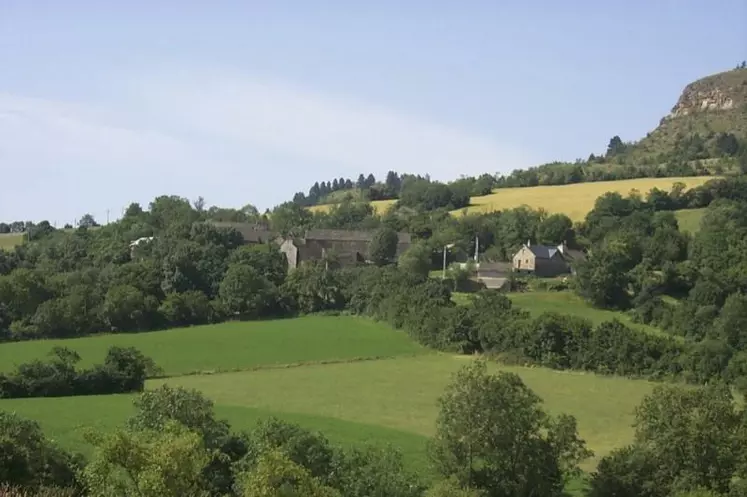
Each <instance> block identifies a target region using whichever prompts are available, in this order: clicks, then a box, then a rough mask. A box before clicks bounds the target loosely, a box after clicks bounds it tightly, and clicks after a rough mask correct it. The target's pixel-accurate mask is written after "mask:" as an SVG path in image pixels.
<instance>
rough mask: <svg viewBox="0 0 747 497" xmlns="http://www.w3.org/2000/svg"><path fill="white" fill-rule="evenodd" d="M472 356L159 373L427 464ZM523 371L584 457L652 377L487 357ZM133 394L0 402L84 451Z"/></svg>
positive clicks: (242, 408)
mask: <svg viewBox="0 0 747 497" xmlns="http://www.w3.org/2000/svg"><path fill="white" fill-rule="evenodd" d="M468 360H470V358H469V357H454V356H450V355H443V354H428V355H423V356H419V357H411V358H396V359H385V360H379V361H369V362H355V363H340V364H326V365H310V366H303V367H296V368H285V369H265V370H257V371H245V372H239V373H223V374H215V375H195V376H183V377H178V378H170V379H167V380H153V381H150V382H149V383H148V388H153V387H155V386H157V385H159V384H161V383H163V382H166V383H168V384H171V385H181V386H185V387H188V388H196V389H198V390H201V391H202V392H204V393H205V394H206V395H208V396H209V397H210V398H212V399H213V400H214V401H215V402H216V410H217V412H218V414H219V416H221V417H224V418H226V419H228V420H229V421H230V422H231V424H232V425H233V426H234V427H235V428H237V429H247V428H250V427H251V426H253V425H254V423H255V422H256V421H257V420H258V419H260V418H265V417H268V416H270V415H275V416H278V417H280V418H282V419H287V420H289V421H292V422H297V423H299V424H301V425H303V426H306V427H307V428H310V429H314V430H321V431H323V432H325V433H327V434H328V435H329V437H330V438H331V439H332V440H334V441H337V442H340V443H346V444H352V443H362V442H366V441H372V440H375V441H377V442H380V443H391V444H393V445H395V446H397V447H399V448H400V449H401V450H402V451H403V452H404V454H405V456H406V458H407V460H408V462H409V463H410V464H411V465H413V467H415V468H418V469H422V468H424V462H425V452H424V447H425V441H426V437H428V436H429V435H431V434H432V433H433V431H434V428H435V420H436V415H437V410H438V406H437V399H438V397H439V395H441V393H442V392H443V389H444V387H445V386H446V384H447V383H448V381H449V379H450V375H451V374H452V373H453V372H454V371H456V370H457V369H458V368H459V367H460V366H461V365H462V364H464V363H465V362H466V361H468ZM491 367H492V368H493V370H503V371H512V372H516V373H518V374H519V375H520V376H521V377H522V378H523V380H524V381H525V382H526V383H527V385H528V386H529V387H530V388H532V389H533V390H534V391H535V392H536V393H537V394H538V395H539V396H540V397H542V398H543V399H544V401H545V405H546V407H547V409H548V410H549V411H550V412H552V413H561V412H564V413H569V414H573V415H575V416H576V418H577V419H578V423H579V430H580V432H581V435H582V436H583V437H584V438H585V439H586V440H587V442H588V445H589V446H590V447H591V448H592V449H593V450H594V451H595V453H596V456H595V458H594V459H592V460H590V461H588V462H587V463H586V464H584V468H585V469H586V470H590V469H593V467H594V466H595V464H596V462H597V461H598V460H599V458H600V457H601V456H604V455H605V454H607V453H609V451H610V450H612V449H613V448H615V447H619V446H621V445H624V444H626V443H628V442H629V441H630V440H631V436H632V433H633V432H632V428H631V424H632V421H633V409H634V407H635V406H636V405H637V404H638V403H639V402H640V400H641V399H642V397H643V396H644V395H645V394H647V393H649V392H650V391H651V389H652V388H653V384H651V383H649V382H645V381H634V380H626V379H622V378H612V377H599V376H595V375H591V374H580V373H568V372H557V371H551V370H548V369H544V368H522V367H508V366H498V365H493V366H491ZM278 392H282V395H278ZM131 400H132V397H131V396H129V395H115V396H101V397H82V398H70V397H68V398H60V399H15V400H2V401H0V409H5V410H10V411H16V412H18V413H19V414H21V415H24V416H27V417H30V418H33V419H37V420H39V422H40V423H41V424H42V426H43V428H44V429H45V430H46V431H47V433H49V434H50V436H52V437H54V438H55V439H57V440H58V441H59V442H60V443H61V444H62V445H64V446H66V447H69V448H73V449H77V450H82V451H84V452H87V449H86V445H85V443H84V442H83V433H84V427H86V426H94V427H96V428H98V429H110V428H112V427H114V426H117V425H119V424H121V423H122V422H123V421H124V420H125V419H126V418H127V416H128V415H129V414H130V413H131V412H132V406H131Z"/></svg>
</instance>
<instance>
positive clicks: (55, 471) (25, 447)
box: [0, 411, 81, 497]
mask: <svg viewBox="0 0 747 497" xmlns="http://www.w3.org/2000/svg"><path fill="white" fill-rule="evenodd" d="M80 463H81V461H80V459H79V458H78V457H74V456H72V455H71V454H68V453H67V452H65V451H63V450H61V449H59V448H58V447H56V446H55V445H54V444H52V443H51V442H49V441H48V440H46V439H45V438H44V435H43V434H42V431H41V429H40V428H39V425H38V424H37V423H36V422H34V421H28V420H25V419H22V418H20V417H19V416H17V415H16V414H13V413H8V412H4V411H0V481H2V482H3V484H9V485H14V486H18V487H22V488H27V489H34V490H35V489H38V488H39V487H42V486H59V487H75V486H76V485H77V483H76V471H77V470H78V467H79V466H80ZM0 492H2V490H1V489H0ZM19 495H22V494H19ZM50 497H52V496H51V495H50Z"/></svg>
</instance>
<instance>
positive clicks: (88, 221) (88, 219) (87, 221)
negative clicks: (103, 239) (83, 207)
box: [78, 214, 99, 228]
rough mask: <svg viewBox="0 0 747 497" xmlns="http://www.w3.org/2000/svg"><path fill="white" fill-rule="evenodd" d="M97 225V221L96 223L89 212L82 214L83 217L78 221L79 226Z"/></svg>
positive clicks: (91, 226)
mask: <svg viewBox="0 0 747 497" xmlns="http://www.w3.org/2000/svg"><path fill="white" fill-rule="evenodd" d="M98 225H99V223H97V222H96V220H95V219H94V218H93V216H92V215H90V214H83V217H81V218H80V221H78V227H79V228H94V227H96V226H98Z"/></svg>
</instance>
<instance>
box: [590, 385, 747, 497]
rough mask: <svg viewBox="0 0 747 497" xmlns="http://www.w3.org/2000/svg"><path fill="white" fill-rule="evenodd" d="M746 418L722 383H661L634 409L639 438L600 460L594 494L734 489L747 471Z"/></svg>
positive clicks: (660, 495) (657, 496)
mask: <svg viewBox="0 0 747 497" xmlns="http://www.w3.org/2000/svg"><path fill="white" fill-rule="evenodd" d="M743 419H744V411H741V410H739V409H737V407H736V405H735V402H734V399H733V397H732V395H731V392H730V391H729V389H728V388H724V387H723V386H718V385H717V386H709V387H703V388H699V389H684V388H675V387H657V388H656V389H655V390H654V392H652V394H651V395H649V396H647V397H646V398H645V399H644V401H643V403H642V404H641V405H640V406H639V408H638V409H637V411H636V425H635V426H636V436H635V442H634V443H633V444H632V445H631V446H629V447H626V448H624V449H620V450H618V451H615V452H614V453H613V454H612V455H610V456H609V457H607V458H605V459H604V460H603V461H602V462H601V463H600V465H599V468H598V470H597V472H596V473H595V475H594V477H593V478H592V481H591V491H590V493H589V495H590V497H596V496H600V497H601V496H602V495H620V496H631V497H632V496H634V495H635V496H641V495H642V496H651V497H665V496H669V495H727V494H729V492H730V490H732V491H736V490H737V488H738V486H739V482H740V479H742V478H744V476H745V473H744V470H745V467H744V454H745V453H746V452H745V451H746V450H747V438H746V437H745V432H744V427H743V425H742V423H743Z"/></svg>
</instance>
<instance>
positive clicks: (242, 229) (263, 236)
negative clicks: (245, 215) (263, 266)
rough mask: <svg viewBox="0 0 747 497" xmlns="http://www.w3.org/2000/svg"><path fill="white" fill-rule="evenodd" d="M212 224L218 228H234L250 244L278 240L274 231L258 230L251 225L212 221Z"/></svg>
mask: <svg viewBox="0 0 747 497" xmlns="http://www.w3.org/2000/svg"><path fill="white" fill-rule="evenodd" d="M210 224H212V225H213V226H215V227H216V228H233V229H235V230H236V231H238V232H239V233H241V236H242V237H243V238H244V241H245V242H249V243H268V242H271V241H273V240H274V239H275V238H277V236H278V235H277V233H274V232H272V231H268V230H263V229H257V226H255V225H254V224H250V223H231V222H218V221H211V222H210Z"/></svg>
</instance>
